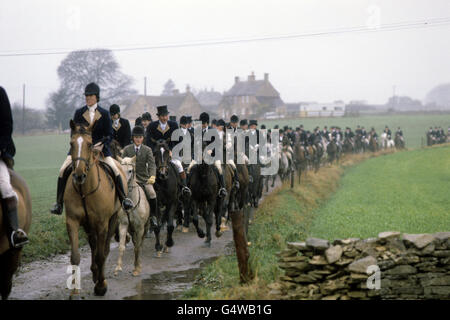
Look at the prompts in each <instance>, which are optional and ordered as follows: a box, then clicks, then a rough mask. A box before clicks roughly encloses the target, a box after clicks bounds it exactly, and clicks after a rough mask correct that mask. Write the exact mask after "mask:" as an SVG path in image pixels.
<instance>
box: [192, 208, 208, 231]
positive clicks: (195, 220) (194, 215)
mask: <svg viewBox="0 0 450 320" xmlns="http://www.w3.org/2000/svg"><path fill="white" fill-rule="evenodd" d="M191 210H192V223H193V224H194V227H195V230H196V231H197V235H198V237H199V238H204V237H205V232H204V231H203V229H202V228H200V226H199V225H198V205H197V203H196V202H195V201H193V202H192V207H191Z"/></svg>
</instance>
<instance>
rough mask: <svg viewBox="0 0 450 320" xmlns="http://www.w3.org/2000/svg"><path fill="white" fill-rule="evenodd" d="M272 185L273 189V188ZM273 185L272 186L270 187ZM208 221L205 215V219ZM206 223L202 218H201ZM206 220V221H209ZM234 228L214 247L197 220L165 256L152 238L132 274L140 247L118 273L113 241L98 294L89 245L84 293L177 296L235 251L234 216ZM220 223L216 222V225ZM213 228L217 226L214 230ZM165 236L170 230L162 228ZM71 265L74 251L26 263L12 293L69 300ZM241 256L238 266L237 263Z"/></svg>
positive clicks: (118, 296) (19, 296)
mask: <svg viewBox="0 0 450 320" xmlns="http://www.w3.org/2000/svg"><path fill="white" fill-rule="evenodd" d="M270 191H271V190H270ZM270 191H269V192H270ZM200 221H201V222H203V219H200ZM201 225H202V224H201ZM203 226H204V225H203ZM228 226H229V228H230V230H228V231H225V232H224V234H223V235H222V236H221V237H220V238H216V237H215V236H214V234H213V235H212V236H213V237H212V241H211V247H210V248H207V247H204V246H203V243H204V239H200V238H199V237H198V236H197V233H196V232H195V229H194V227H193V226H191V228H190V231H189V232H188V233H182V232H179V231H175V232H174V236H173V237H174V241H175V245H174V246H173V247H172V248H170V252H169V253H164V254H163V255H162V257H160V258H158V257H156V256H155V249H154V244H155V238H154V236H153V235H152V237H151V238H146V239H145V241H144V245H143V250H142V255H141V257H142V273H141V275H140V276H137V277H134V276H133V275H132V271H133V263H134V251H133V245H132V243H131V242H130V243H128V244H127V247H126V250H125V254H124V257H123V271H122V272H121V273H119V274H118V275H117V276H115V275H114V268H115V266H116V263H117V257H118V243H117V242H115V241H114V240H113V241H112V242H111V252H110V254H109V256H108V259H107V261H106V266H105V276H106V281H107V283H108V291H107V292H106V295H105V296H103V297H98V296H95V295H94V283H93V282H92V273H91V270H90V263H91V252H90V248H89V246H85V247H82V248H81V249H80V254H81V262H80V271H81V298H82V299H93V300H95V299H98V300H117V299H176V298H177V297H179V296H180V295H181V294H182V292H183V291H185V290H186V289H188V288H190V287H191V286H192V283H193V282H194V280H195V276H196V275H197V274H198V273H199V272H200V271H201V268H202V267H203V266H204V265H205V264H207V263H210V262H211V261H213V260H214V258H216V257H219V256H223V255H227V254H234V244H233V234H232V231H231V222H229V223H228ZM212 229H214V227H213V228H212ZM212 231H213V230H212ZM161 236H162V237H161V239H162V240H163V239H164V240H165V233H162V234H161ZM69 266H70V252H69V253H67V254H63V255H58V256H55V257H52V258H51V259H49V260H40V261H35V262H31V263H28V264H25V265H23V266H22V267H21V268H20V270H19V272H18V273H17V274H16V276H15V277H14V279H13V288H12V291H11V295H10V297H9V299H11V300H15V299H26V300H49V299H50V300H66V299H68V298H69V294H70V290H69V289H68V288H67V284H66V282H67V279H68V277H69V274H68V273H66V272H67V268H68V267H69ZM237 267H238V266H237V262H236V268H237Z"/></svg>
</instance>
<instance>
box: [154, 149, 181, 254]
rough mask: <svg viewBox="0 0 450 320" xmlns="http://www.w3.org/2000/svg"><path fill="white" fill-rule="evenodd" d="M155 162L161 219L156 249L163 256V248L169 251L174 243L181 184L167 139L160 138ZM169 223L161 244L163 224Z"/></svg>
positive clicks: (158, 211)
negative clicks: (160, 235)
mask: <svg viewBox="0 0 450 320" xmlns="http://www.w3.org/2000/svg"><path fill="white" fill-rule="evenodd" d="M154 157H155V164H156V182H155V184H154V188H155V191H156V197H157V199H158V201H157V203H158V205H157V217H158V219H159V220H160V221H159V222H160V223H158V226H157V227H156V228H154V230H153V231H154V233H155V238H156V244H155V249H156V251H157V254H158V256H161V253H162V250H163V249H164V251H165V252H166V253H167V252H169V248H170V247H172V246H173V245H174V241H173V237H172V235H173V230H174V229H175V227H174V225H173V221H174V217H175V211H176V210H177V207H178V200H179V199H178V198H179V185H180V182H179V181H178V179H179V177H178V171H177V169H176V168H175V167H174V165H173V164H172V163H171V162H170V160H171V156H170V149H169V146H168V145H167V143H166V141H165V140H160V141H158V143H157V144H156V148H155V152H154ZM163 207H164V216H161V209H162V208H163ZM163 222H166V223H167V238H166V242H165V247H164V248H163V247H162V246H161V244H160V239H159V233H160V229H161V224H162V223H163Z"/></svg>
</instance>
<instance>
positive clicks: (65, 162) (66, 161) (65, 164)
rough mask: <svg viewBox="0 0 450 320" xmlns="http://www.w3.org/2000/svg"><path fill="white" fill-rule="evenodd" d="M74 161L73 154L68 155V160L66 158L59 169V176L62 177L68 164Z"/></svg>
mask: <svg viewBox="0 0 450 320" xmlns="http://www.w3.org/2000/svg"><path fill="white" fill-rule="evenodd" d="M71 163H72V156H71V155H68V156H67V158H66V160H64V162H63V164H62V166H61V168H60V169H59V177H60V178H62V176H63V173H64V171H65V170H66V168H67V167H68V166H70V164H71Z"/></svg>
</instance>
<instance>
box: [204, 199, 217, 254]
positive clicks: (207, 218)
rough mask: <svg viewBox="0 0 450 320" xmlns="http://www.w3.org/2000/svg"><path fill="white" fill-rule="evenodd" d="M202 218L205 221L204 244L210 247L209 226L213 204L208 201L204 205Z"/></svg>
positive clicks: (210, 224) (210, 225)
mask: <svg viewBox="0 0 450 320" xmlns="http://www.w3.org/2000/svg"><path fill="white" fill-rule="evenodd" d="M203 210H204V216H203V217H204V219H205V223H206V240H205V246H206V247H208V248H210V247H211V227H212V216H213V214H214V206H212V205H211V204H210V203H209V202H208V203H205V205H204V208H203Z"/></svg>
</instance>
